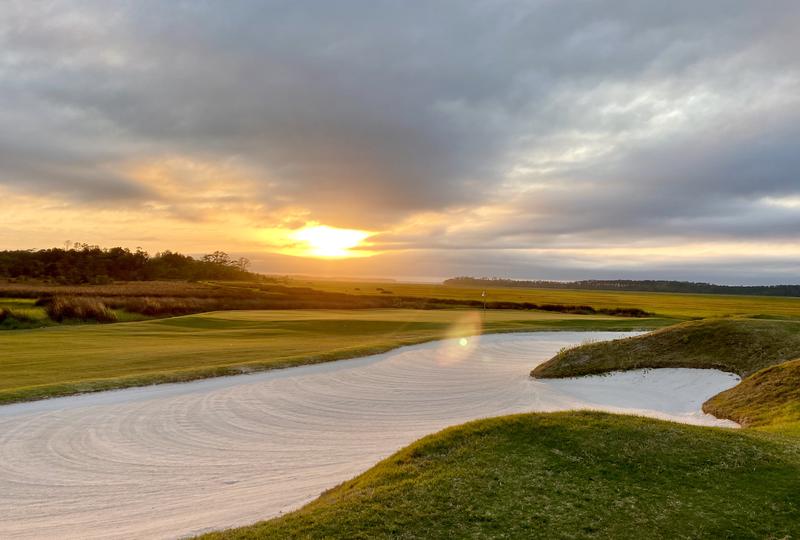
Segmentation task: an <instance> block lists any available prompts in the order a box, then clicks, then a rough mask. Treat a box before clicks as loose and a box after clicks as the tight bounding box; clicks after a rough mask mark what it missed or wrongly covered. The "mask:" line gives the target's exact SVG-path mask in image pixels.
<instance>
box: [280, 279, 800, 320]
mask: <svg viewBox="0 0 800 540" xmlns="http://www.w3.org/2000/svg"><path fill="white" fill-rule="evenodd" d="M286 284H287V285H290V286H297V287H312V288H314V289H318V290H323V291H331V292H344V293H349V294H365V295H390V294H391V295H396V296H416V297H420V298H449V299H458V300H478V301H483V300H484V299H486V300H488V301H508V302H532V303H538V304H548V303H552V304H572V305H589V306H592V307H594V308H618V307H619V308H639V309H643V310H645V311H648V312H651V313H656V314H658V315H661V316H665V317H675V318H683V319H691V318H704V317H720V316H725V315H741V316H754V315H768V316H776V317H784V318H786V317H797V318H800V298H788V297H768V296H738V295H718V294H680V293H650V292H626V291H585V290H554V289H521V288H489V289H482V288H478V287H459V286H447V285H440V284H416V283H397V282H388V283H378V282H357V281H352V282H349V281H323V280H301V279H294V280H288V281H287V283H286ZM484 290H486V292H487V296H486V297H485V298H484V297H482V296H481V293H482V292H483V291H484Z"/></svg>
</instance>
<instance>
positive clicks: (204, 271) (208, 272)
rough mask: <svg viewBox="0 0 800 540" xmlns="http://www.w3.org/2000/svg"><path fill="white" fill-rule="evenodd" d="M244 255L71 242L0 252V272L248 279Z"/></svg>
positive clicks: (69, 278)
mask: <svg viewBox="0 0 800 540" xmlns="http://www.w3.org/2000/svg"><path fill="white" fill-rule="evenodd" d="M249 264H250V261H248V260H247V259H245V258H239V259H233V258H231V257H230V256H229V255H228V254H227V253H225V252H224V251H215V252H214V253H211V254H208V255H204V256H203V257H201V258H199V259H196V258H194V257H191V256H189V255H182V254H180V253H175V252H172V251H162V252H160V253H156V254H155V255H150V254H149V253H147V252H146V251H144V250H143V249H141V248H137V249H136V250H134V251H131V250H130V249H128V248H122V247H113V248H100V247H98V246H94V245H89V244H74V245H70V246H68V247H65V248H63V249H62V248H51V249H39V250H33V249H30V250H11V251H0V277H2V278H6V279H8V278H13V279H20V278H22V279H38V280H46V281H53V282H55V283H61V284H82V283H95V284H103V283H110V282H113V281H147V280H158V279H185V280H199V279H231V280H239V279H252V278H253V277H254V274H252V273H250V272H248V271H247V267H248V265H249Z"/></svg>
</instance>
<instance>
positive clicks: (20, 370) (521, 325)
mask: <svg viewBox="0 0 800 540" xmlns="http://www.w3.org/2000/svg"><path fill="white" fill-rule="evenodd" d="M672 322H674V321H671V320H669V319H631V318H617V317H607V316H576V315H564V314H559V313H541V312H519V311H487V312H485V313H484V312H475V311H465V310H441V311H419V310H369V311H345V310H343V311H333V310H331V311H325V310H309V311H301V310H298V311H236V312H215V313H206V314H201V315H192V316H186V317H176V318H172V319H161V320H151V321H144V322H132V323H120V324H111V325H82V326H60V327H49V328H40V329H35V330H18V331H11V332H3V333H0V403H10V402H14V401H24V400H31V399H41V398H44V397H53V396H59V395H68V394H75V393H80V392H89V391H98V390H106V389H111V388H123V387H128V386H140V385H146V384H154V383H163V382H179V381H187V380H192V379H199V378H204V377H213V376H220V375H231V374H237V373H243V372H247V371H254V370H263V369H272V368H280V367H288V366H295V365H301V364H309V363H317V362H324V361H330V360H336V359H341V358H352V357H357V356H363V355H368V354H373V353H378V352H383V351H386V350H389V349H392V348H395V347H398V346H402V345H409V344H414V343H421V342H424V341H429V340H432V339H440V338H445V337H456V336H459V335H467V334H474V333H477V332H514V331H530V330H633V329H650V328H657V327H661V326H665V325H667V324H670V323H672Z"/></svg>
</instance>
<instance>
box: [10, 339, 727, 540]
mask: <svg viewBox="0 0 800 540" xmlns="http://www.w3.org/2000/svg"><path fill="white" fill-rule="evenodd" d="M618 336H620V334H618V333H609V332H595V333H586V332H580V333H579V332H548V333H533V334H515V335H499V336H484V337H482V338H480V339H479V338H470V339H466V340H460V341H446V342H437V343H430V344H426V345H420V346H414V347H408V348H404V349H400V350H397V351H394V352H390V353H386V354H382V355H377V356H373V357H369V358H362V359H356V360H346V361H341V362H335V363H329V364H320V365H316V366H306V367H300V368H292V369H287V370H281V371H273V372H265V373H259V374H255V375H247V376H240V377H226V378H220V379H209V380H205V381H198V382H195V383H187V384H171V385H162V386H153V387H147V388H137V389H130V390H120V391H115V392H104V393H99V394H90V395H85V396H76V397H72V398H62V399H53V400H47V401H40V402H34V403H25V404H19V405H11V406H5V407H0V538H4V539H7V538H54V537H57V538H82V539H89V538H176V537H181V536H186V535H191V534H193V533H199V532H203V531H207V530H211V529H218V528H224V527H230V526H234V525H244V524H248V523H251V522H254V521H258V520H261V519H265V518H269V517H272V516H275V515H277V514H279V513H281V512H285V511H288V510H292V509H295V508H297V507H298V506H300V505H301V504H303V503H304V502H307V501H309V500H311V499H313V498H315V497H316V496H317V495H318V494H319V493H320V492H321V491H323V490H325V489H328V488H331V487H333V486H335V485H337V484H338V483H340V482H342V481H344V480H346V479H348V478H351V477H352V476H354V475H356V474H358V473H359V472H362V471H363V470H365V469H367V468H368V467H370V466H371V465H373V464H374V463H375V462H377V461H378V460H380V459H381V458H384V457H386V456H388V455H389V454H391V453H393V452H394V451H396V450H398V449H399V448H401V447H403V446H405V445H406V444H408V443H410V442H412V441H414V440H416V439H418V438H419V437H421V436H423V435H426V434H428V433H432V432H435V431H437V430H439V429H441V428H444V427H446V426H450V425H453V424H459V423H462V422H465V421H468V420H472V419H476V418H481V417H487V416H497V415H503V414H509V413H516V412H527V411H554V410H563V409H574V408H594V409H602V410H610V411H615V412H630V413H638V414H646V415H649V416H655V417H659V418H667V419H674V420H679V421H683V422H691V423H695V424H705V425H720V426H724V425H735V424H732V423H731V422H727V421H721V420H718V419H716V418H714V417H711V416H708V415H705V414H703V413H702V412H701V411H700V405H701V404H702V403H703V401H705V400H706V399H708V398H709V397H711V396H712V395H714V394H716V393H718V392H720V391H722V390H725V389H727V388H730V387H732V386H734V385H735V384H737V382H738V380H739V379H738V378H737V377H735V376H733V375H730V374H727V373H722V372H720V371H715V370H690V369H663V370H650V371H636V372H628V373H617V374H611V375H606V376H599V377H589V378H583V379H562V380H546V381H533V380H531V379H530V378H529V377H528V373H529V372H530V370H531V368H533V367H534V366H535V365H537V364H538V363H540V362H543V361H545V360H547V359H548V358H550V357H551V356H552V355H553V354H554V353H555V352H556V351H558V349H559V348H561V347H563V346H566V345H571V344H575V343H580V342H582V341H584V340H587V339H595V340H599V339H612V338H615V337H618Z"/></svg>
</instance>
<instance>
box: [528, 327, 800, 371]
mask: <svg viewBox="0 0 800 540" xmlns="http://www.w3.org/2000/svg"><path fill="white" fill-rule="evenodd" d="M797 357H800V321H795V320H773V319H746V318H724V319H711V320H702V321H690V322H686V323H682V324H678V325H675V326H670V327H667V328H662V329H660V330H658V331H655V332H651V333H649V334H646V335H643V336H638V337H633V338H627V339H622V340H615V341H607V342H602V343H591V344H587V345H582V346H579V347H574V348H571V349H567V350H564V351H561V352H560V353H559V354H557V355H556V356H555V357H553V358H552V359H551V360H549V361H547V362H545V363H543V364H541V365H539V366H537V367H536V369H534V370H533V371H532V373H531V374H532V375H533V376H534V377H539V378H556V377H576V376H581V375H591V374H597V373H604V372H607V371H613V370H625V369H638V368H659V367H694V368H716V369H721V370H723V371H730V372H733V373H737V374H738V375H740V376H742V377H746V376H748V375H750V374H752V373H754V372H756V371H758V370H759V369H762V368H765V367H768V366H771V365H775V364H779V363H781V362H785V361H787V360H791V359H792V358H797Z"/></svg>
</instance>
